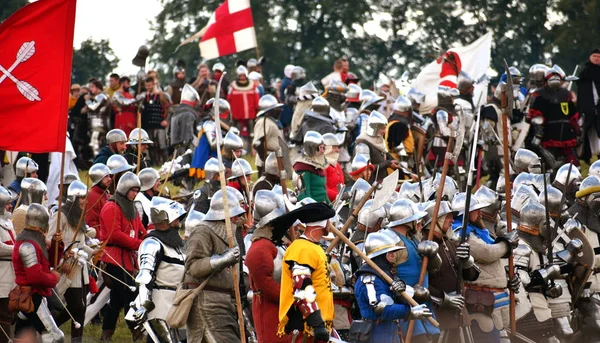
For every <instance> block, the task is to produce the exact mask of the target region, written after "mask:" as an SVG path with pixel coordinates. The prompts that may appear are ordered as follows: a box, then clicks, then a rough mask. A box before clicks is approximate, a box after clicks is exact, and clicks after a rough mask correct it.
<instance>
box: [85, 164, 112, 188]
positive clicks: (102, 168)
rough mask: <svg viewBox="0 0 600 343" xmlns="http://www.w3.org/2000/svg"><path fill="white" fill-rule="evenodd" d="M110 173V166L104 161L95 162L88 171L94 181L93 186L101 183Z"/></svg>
mask: <svg viewBox="0 0 600 343" xmlns="http://www.w3.org/2000/svg"><path fill="white" fill-rule="evenodd" d="M110 174H111V173H110V168H108V167H107V166H106V164H103V163H96V164H94V165H93V166H92V167H91V168H90V170H89V172H88V175H89V176H90V180H91V181H92V186H96V185H97V184H99V183H100V181H102V179H104V177H105V176H107V175H110Z"/></svg>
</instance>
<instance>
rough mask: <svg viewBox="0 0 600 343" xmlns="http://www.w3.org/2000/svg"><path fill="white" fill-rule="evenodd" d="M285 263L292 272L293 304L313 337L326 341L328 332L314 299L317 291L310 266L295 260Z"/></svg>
mask: <svg viewBox="0 0 600 343" xmlns="http://www.w3.org/2000/svg"><path fill="white" fill-rule="evenodd" d="M286 263H287V264H288V265H289V266H290V270H291V272H292V282H293V284H292V287H293V289H294V300H295V301H294V304H295V305H296V307H297V308H298V309H299V310H300V312H301V313H302V316H303V317H304V318H305V320H306V324H307V325H308V326H310V327H312V328H313V330H314V336H315V338H316V339H319V340H323V341H328V340H329V332H328V331H327V329H326V328H325V322H324V321H323V317H322V316H321V310H320V309H319V305H318V304H317V301H316V300H317V293H315V289H314V287H313V285H312V268H311V267H309V266H307V265H303V264H299V263H296V262H295V261H286Z"/></svg>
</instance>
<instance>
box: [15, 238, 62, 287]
mask: <svg viewBox="0 0 600 343" xmlns="http://www.w3.org/2000/svg"><path fill="white" fill-rule="evenodd" d="M19 258H20V259H21V262H22V263H23V267H24V268H25V276H26V277H27V281H28V283H29V286H34V287H44V288H54V287H55V286H56V283H57V282H58V277H57V276H56V275H54V274H53V273H50V272H46V271H45V270H43V269H42V265H41V263H40V261H39V260H38V256H37V251H36V249H35V246H34V245H33V244H32V243H30V242H23V243H22V244H21V246H19Z"/></svg>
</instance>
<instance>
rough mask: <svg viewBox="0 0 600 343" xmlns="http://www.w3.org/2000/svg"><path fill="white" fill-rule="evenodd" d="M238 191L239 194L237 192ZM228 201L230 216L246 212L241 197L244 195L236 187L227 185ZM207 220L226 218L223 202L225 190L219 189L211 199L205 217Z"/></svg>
mask: <svg viewBox="0 0 600 343" xmlns="http://www.w3.org/2000/svg"><path fill="white" fill-rule="evenodd" d="M236 192H237V193H238V194H239V195H238V194H236ZM226 194H227V203H228V207H229V216H230V217H236V216H239V215H241V214H244V213H245V212H246V211H245V210H244V209H243V208H242V206H241V205H240V200H239V198H240V197H242V198H243V195H242V194H241V193H240V192H239V191H237V190H236V189H235V188H232V187H227V191H226ZM204 220H206V221H217V220H225V206H224V204H223V190H221V189H220V190H218V191H217V192H216V193H215V194H214V195H213V197H212V199H210V208H209V210H208V212H207V213H206V216H205V217H204Z"/></svg>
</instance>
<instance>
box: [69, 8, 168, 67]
mask: <svg viewBox="0 0 600 343" xmlns="http://www.w3.org/2000/svg"><path fill="white" fill-rule="evenodd" d="M160 10H161V5H160V1H159V0H102V1H98V0H78V1H77V16H76V19H75V37H74V40H73V46H74V47H76V48H78V47H79V46H80V44H81V42H82V41H84V40H86V39H88V38H90V37H91V38H92V39H93V40H96V41H98V40H101V39H108V40H109V42H110V46H111V47H112V49H113V51H114V52H115V54H116V55H117V57H118V58H119V60H120V62H119V67H118V68H117V70H116V72H117V73H119V74H135V73H136V72H137V70H138V67H135V66H133V65H132V64H131V59H132V58H133V57H134V56H135V53H136V52H137V49H138V47H139V46H140V45H142V44H144V43H145V42H146V41H147V40H149V39H150V38H152V31H151V30H150V21H152V20H154V18H155V17H156V15H157V14H158V13H159V12H160Z"/></svg>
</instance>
